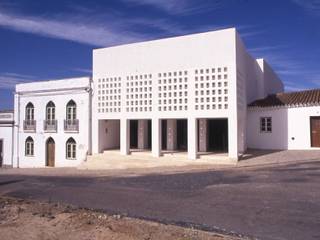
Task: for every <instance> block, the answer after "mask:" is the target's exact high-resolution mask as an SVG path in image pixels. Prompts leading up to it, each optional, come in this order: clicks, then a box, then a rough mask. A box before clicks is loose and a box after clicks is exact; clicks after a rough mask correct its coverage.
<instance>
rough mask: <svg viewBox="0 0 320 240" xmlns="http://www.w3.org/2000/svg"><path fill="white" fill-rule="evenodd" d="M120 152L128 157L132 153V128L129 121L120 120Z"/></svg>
mask: <svg viewBox="0 0 320 240" xmlns="http://www.w3.org/2000/svg"><path fill="white" fill-rule="evenodd" d="M120 126H121V127H120V152H121V154H122V155H128V154H129V152H130V127H129V120H128V119H121V120H120Z"/></svg>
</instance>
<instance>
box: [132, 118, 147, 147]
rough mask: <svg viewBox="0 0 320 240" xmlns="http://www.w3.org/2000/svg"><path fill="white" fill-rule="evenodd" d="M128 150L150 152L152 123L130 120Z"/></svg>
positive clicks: (142, 120) (144, 120)
mask: <svg viewBox="0 0 320 240" xmlns="http://www.w3.org/2000/svg"><path fill="white" fill-rule="evenodd" d="M129 126H130V149H131V150H133V151H135V150H148V151H149V150H151V146H152V129H151V126H152V123H151V120H148V119H141V120H130V125H129Z"/></svg>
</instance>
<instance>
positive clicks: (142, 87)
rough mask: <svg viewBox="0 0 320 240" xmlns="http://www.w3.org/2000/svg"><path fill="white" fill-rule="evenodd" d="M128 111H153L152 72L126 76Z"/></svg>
mask: <svg viewBox="0 0 320 240" xmlns="http://www.w3.org/2000/svg"><path fill="white" fill-rule="evenodd" d="M126 80H127V82H126V112H151V111H152V90H153V89H152V74H142V75H131V76H127V78H126Z"/></svg>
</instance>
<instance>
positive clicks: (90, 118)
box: [85, 77, 93, 155]
mask: <svg viewBox="0 0 320 240" xmlns="http://www.w3.org/2000/svg"><path fill="white" fill-rule="evenodd" d="M85 90H86V92H87V93H88V98H89V103H88V113H89V118H88V120H89V122H88V152H87V155H89V154H91V153H92V95H93V94H92V93H93V91H92V77H90V80H89V86H88V88H86V89H85Z"/></svg>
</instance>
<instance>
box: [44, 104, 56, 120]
mask: <svg viewBox="0 0 320 240" xmlns="http://www.w3.org/2000/svg"><path fill="white" fill-rule="evenodd" d="M46 120H47V121H54V120H56V106H55V104H54V103H53V102H51V101H50V102H49V103H48V104H47V106H46Z"/></svg>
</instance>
